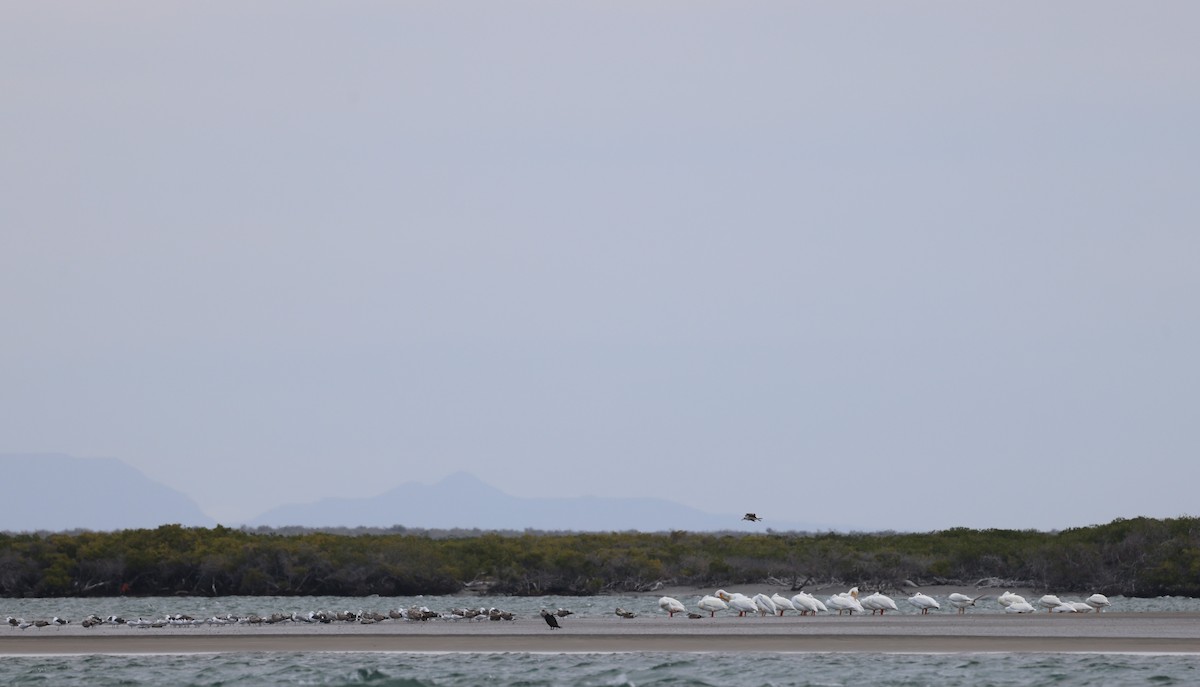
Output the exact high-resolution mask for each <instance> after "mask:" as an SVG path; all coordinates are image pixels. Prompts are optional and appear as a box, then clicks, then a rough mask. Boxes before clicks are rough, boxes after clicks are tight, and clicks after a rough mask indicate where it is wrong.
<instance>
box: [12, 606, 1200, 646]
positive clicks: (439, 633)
mask: <svg viewBox="0 0 1200 687" xmlns="http://www.w3.org/2000/svg"><path fill="white" fill-rule="evenodd" d="M562 625H563V629H561V630H553V629H551V628H549V627H547V626H546V624H545V623H543V622H542V621H541V619H540V618H522V619H520V620H518V621H515V622H492V621H485V622H462V621H460V622H445V621H429V622H396V623H390V622H385V623H376V624H372V625H359V624H345V625H318V626H312V625H287V626H266V627H264V626H223V627H206V626H200V627H163V628H133V627H127V626H100V627H93V628H83V627H80V626H77V625H67V626H61V627H45V628H30V629H28V630H19V629H15V628H14V629H11V630H0V655H19V654H20V655H35V654H179V653H208V652H283V651H328V652H351V651H370V652H379V651H383V652H630V651H680V652H730V651H739V652H747V651H749V652H753V651H763V652H913V653H952V652H1109V653H1112V652H1124V653H1128V652H1147V653H1197V652H1200V614H1194V613H1105V614H1101V615H1079V616H1067V615H1062V614H1053V615H1051V614H1038V615H1021V616H1000V615H986V616H985V615H975V616H971V615H966V616H957V615H953V616H950V615H947V616H937V617H934V616H888V617H870V616H866V617H862V616H856V617H837V616H832V617H816V618H798V617H788V618H774V617H772V618H736V617H723V618H706V619H702V620H688V619H686V618H666V617H644V618H635V619H631V620H624V619H621V618H616V617H614V618H611V619H608V618H581V619H572V618H567V619H565V620H563V621H562Z"/></svg>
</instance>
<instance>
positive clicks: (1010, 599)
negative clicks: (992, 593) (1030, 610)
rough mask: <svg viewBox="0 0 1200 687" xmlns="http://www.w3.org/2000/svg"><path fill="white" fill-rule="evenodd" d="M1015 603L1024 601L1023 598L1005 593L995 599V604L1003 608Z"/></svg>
mask: <svg viewBox="0 0 1200 687" xmlns="http://www.w3.org/2000/svg"><path fill="white" fill-rule="evenodd" d="M1017 601H1025V597H1023V596H1021V595H1020V594H1013V593H1012V592H1009V591H1006V592H1004V593H1003V594H1001V595H1000V596H998V597H996V602H997V603H999V604H1000V605H1001V606H1004V607H1005V608H1008V607H1009V606H1011V605H1012V604H1013V603H1015V602H1017Z"/></svg>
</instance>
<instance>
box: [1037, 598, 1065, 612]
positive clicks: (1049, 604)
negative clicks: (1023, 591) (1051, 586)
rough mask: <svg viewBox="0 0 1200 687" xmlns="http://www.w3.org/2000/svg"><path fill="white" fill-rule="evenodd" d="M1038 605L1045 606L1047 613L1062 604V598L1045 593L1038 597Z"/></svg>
mask: <svg viewBox="0 0 1200 687" xmlns="http://www.w3.org/2000/svg"><path fill="white" fill-rule="evenodd" d="M1038 605H1040V606H1041V607H1042V608H1045V609H1046V612H1047V613H1049V612H1051V611H1053V610H1054V609H1056V608H1058V607H1059V606H1061V605H1062V599H1060V598H1058V597H1057V596H1055V595H1053V594H1047V595H1045V596H1043V597H1042V598H1040V599H1038Z"/></svg>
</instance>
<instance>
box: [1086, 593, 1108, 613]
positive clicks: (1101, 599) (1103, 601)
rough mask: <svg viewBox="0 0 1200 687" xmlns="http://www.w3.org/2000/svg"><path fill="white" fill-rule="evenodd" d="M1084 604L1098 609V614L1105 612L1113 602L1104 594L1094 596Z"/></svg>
mask: <svg viewBox="0 0 1200 687" xmlns="http://www.w3.org/2000/svg"><path fill="white" fill-rule="evenodd" d="M1083 602H1084V603H1085V604H1087V605H1089V606H1091V607H1092V608H1094V609H1096V612H1097V613H1101V612H1103V611H1104V609H1106V608H1108V607H1109V606H1111V605H1112V602H1111V601H1109V600H1108V597H1107V596H1105V595H1103V594H1092V595H1091V596H1089V597H1088V598H1086V599H1084V600H1083Z"/></svg>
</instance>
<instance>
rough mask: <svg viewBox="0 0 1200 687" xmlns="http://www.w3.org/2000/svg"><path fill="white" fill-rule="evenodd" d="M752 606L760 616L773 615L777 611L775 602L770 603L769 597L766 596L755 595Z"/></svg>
mask: <svg viewBox="0 0 1200 687" xmlns="http://www.w3.org/2000/svg"><path fill="white" fill-rule="evenodd" d="M754 606H755V607H756V608H758V614H759V615H761V616H768V615H775V612H776V611H778V610H779V609H778V608H777V607H776V606H775V602H774V601H771V597H769V596H767V595H766V594H755V595H754Z"/></svg>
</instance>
